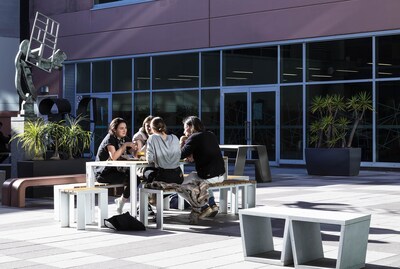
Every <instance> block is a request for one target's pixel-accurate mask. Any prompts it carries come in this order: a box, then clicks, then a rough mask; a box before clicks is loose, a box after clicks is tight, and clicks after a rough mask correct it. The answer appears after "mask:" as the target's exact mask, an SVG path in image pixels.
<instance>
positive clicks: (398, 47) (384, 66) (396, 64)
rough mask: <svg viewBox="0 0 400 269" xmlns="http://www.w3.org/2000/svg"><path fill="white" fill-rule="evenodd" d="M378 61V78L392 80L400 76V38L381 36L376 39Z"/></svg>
mask: <svg viewBox="0 0 400 269" xmlns="http://www.w3.org/2000/svg"><path fill="white" fill-rule="evenodd" d="M376 46H377V52H376V55H377V60H376V72H377V74H376V77H378V78H391V77H399V76H400V55H399V53H398V52H399V51H400V36H398V35H396V36H381V37H377V38H376Z"/></svg>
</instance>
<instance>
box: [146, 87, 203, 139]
mask: <svg viewBox="0 0 400 269" xmlns="http://www.w3.org/2000/svg"><path fill="white" fill-rule="evenodd" d="M198 114H199V91H178V92H155V93H153V115H156V116H160V117H162V118H163V119H164V121H165V123H166V124H167V126H168V130H169V131H170V132H172V133H174V134H176V135H178V136H181V135H182V133H183V126H182V121H183V119H184V118H186V117H187V116H190V115H198Z"/></svg>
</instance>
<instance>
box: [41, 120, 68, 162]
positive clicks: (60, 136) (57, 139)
mask: <svg viewBox="0 0 400 269" xmlns="http://www.w3.org/2000/svg"><path fill="white" fill-rule="evenodd" d="M63 124H64V121H63V120H61V121H59V122H48V123H46V125H45V127H44V130H45V132H46V134H47V136H48V140H49V144H51V145H53V146H54V154H53V156H52V157H51V158H50V159H52V160H60V154H59V148H60V146H62V145H63V143H64V142H65V126H64V125H63Z"/></svg>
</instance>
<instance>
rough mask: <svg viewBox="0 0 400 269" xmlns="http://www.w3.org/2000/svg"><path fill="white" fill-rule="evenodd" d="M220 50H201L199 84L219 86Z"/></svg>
mask: <svg viewBox="0 0 400 269" xmlns="http://www.w3.org/2000/svg"><path fill="white" fill-rule="evenodd" d="M219 70H220V52H219V51H212V52H203V53H202V54H201V86H202V87H213V86H219V78H220V76H219V73H220V72H219Z"/></svg>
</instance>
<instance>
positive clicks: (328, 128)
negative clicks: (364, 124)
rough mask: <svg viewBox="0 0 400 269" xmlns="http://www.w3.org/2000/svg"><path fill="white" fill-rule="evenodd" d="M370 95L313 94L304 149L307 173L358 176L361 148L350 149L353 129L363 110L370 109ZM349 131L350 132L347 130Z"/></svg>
mask: <svg viewBox="0 0 400 269" xmlns="http://www.w3.org/2000/svg"><path fill="white" fill-rule="evenodd" d="M372 110H373V107H372V99H371V96H370V94H368V93H366V92H359V93H357V94H355V95H353V96H351V97H350V98H347V99H346V98H345V97H343V96H342V95H339V94H333V95H326V96H316V97H314V98H313V100H312V102H311V106H310V111H311V113H312V114H313V115H315V116H316V117H315V119H314V121H313V122H312V123H311V125H310V138H309V139H310V144H311V145H313V146H314V148H306V149H305V158H306V167H307V171H308V173H309V174H311V175H337V176H354V175H358V173H359V170H360V163H361V148H352V147H351V146H352V142H353V139H354V135H355V133H356V130H357V128H358V126H359V124H360V122H361V121H362V119H363V118H364V116H365V113H366V112H367V111H372ZM349 130H350V132H349Z"/></svg>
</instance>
